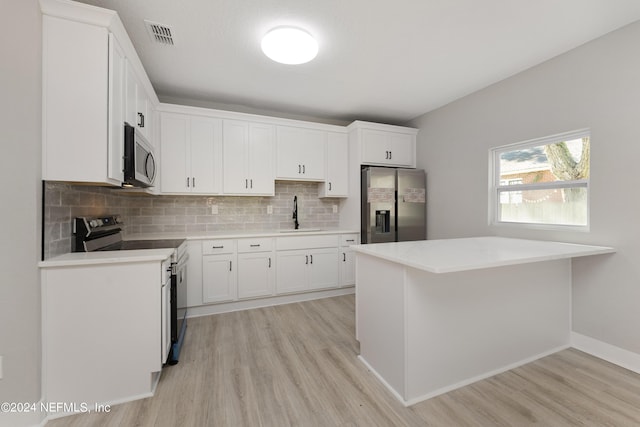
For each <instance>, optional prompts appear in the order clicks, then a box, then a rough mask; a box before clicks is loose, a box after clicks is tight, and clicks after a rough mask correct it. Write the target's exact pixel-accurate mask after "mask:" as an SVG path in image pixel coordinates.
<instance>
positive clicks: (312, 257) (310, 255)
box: [309, 255, 313, 264]
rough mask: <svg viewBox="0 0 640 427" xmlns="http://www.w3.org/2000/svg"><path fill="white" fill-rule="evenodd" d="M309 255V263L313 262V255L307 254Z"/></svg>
mask: <svg viewBox="0 0 640 427" xmlns="http://www.w3.org/2000/svg"><path fill="white" fill-rule="evenodd" d="M309 257H311V264H313V255H309Z"/></svg>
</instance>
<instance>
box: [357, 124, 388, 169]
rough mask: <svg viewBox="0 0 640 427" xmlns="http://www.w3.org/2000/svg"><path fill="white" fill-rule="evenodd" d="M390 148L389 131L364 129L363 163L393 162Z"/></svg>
mask: <svg viewBox="0 0 640 427" xmlns="http://www.w3.org/2000/svg"><path fill="white" fill-rule="evenodd" d="M390 149H391V147H390V140H389V133H388V132H384V131H378V130H371V129H362V161H363V163H377V164H391V160H390V159H389V151H390Z"/></svg>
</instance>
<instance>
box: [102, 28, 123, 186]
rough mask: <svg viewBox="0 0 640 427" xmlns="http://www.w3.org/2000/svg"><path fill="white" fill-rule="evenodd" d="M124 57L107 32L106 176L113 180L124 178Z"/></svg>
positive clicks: (117, 44) (119, 47)
mask: <svg viewBox="0 0 640 427" xmlns="http://www.w3.org/2000/svg"><path fill="white" fill-rule="evenodd" d="M126 61H127V59H126V57H125V55H124V51H123V50H122V47H121V46H120V43H118V41H117V40H116V38H115V37H114V35H113V34H109V118H108V123H109V135H108V143H107V150H108V159H107V168H108V171H107V178H108V179H113V180H114V181H115V182H122V181H123V180H124V129H123V126H122V123H123V122H124V113H125V108H124V97H125V81H126V76H125V72H126Z"/></svg>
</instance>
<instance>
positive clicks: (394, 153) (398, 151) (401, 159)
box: [389, 133, 415, 166]
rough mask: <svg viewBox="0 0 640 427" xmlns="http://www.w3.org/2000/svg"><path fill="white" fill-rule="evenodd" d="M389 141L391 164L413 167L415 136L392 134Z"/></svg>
mask: <svg viewBox="0 0 640 427" xmlns="http://www.w3.org/2000/svg"><path fill="white" fill-rule="evenodd" d="M389 141H390V152H391V153H390V157H391V158H390V160H391V162H392V163H393V164H396V165H400V166H413V163H414V156H415V149H414V141H415V136H413V135H407V134H404V133H391V134H390V135H389Z"/></svg>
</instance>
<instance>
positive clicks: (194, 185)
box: [191, 176, 196, 188]
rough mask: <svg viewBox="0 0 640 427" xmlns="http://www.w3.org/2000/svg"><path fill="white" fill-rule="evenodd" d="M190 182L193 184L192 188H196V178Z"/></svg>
mask: <svg viewBox="0 0 640 427" xmlns="http://www.w3.org/2000/svg"><path fill="white" fill-rule="evenodd" d="M191 182H192V183H193V188H196V177H195V176H194V177H192V178H191Z"/></svg>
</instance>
